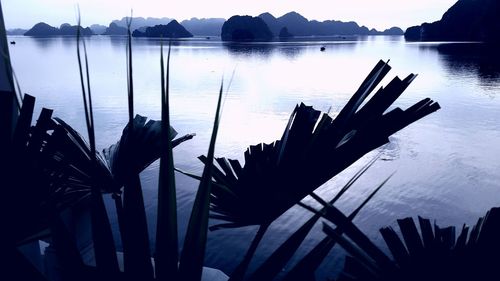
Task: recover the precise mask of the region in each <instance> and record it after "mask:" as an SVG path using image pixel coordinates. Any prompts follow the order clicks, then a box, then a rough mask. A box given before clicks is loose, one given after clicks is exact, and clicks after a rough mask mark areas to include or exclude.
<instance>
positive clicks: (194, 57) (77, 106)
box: [9, 36, 500, 277]
mask: <svg viewBox="0 0 500 281" xmlns="http://www.w3.org/2000/svg"><path fill="white" fill-rule="evenodd" d="M9 40H15V41H16V42H17V44H16V45H11V46H10V52H11V57H12V61H13V65H14V69H15V71H16V74H17V76H18V78H19V81H20V84H21V87H22V90H23V92H27V93H30V94H32V95H34V96H36V97H37V111H39V110H40V109H41V107H49V108H52V109H54V110H55V115H56V116H59V117H61V118H63V119H64V120H66V121H67V122H68V123H69V124H71V125H72V126H73V127H74V128H76V129H77V130H78V131H80V132H82V133H85V132H86V131H85V124H84V112H83V105H82V101H81V92H80V86H79V85H80V84H79V83H80V82H79V78H78V67H77V60H76V44H75V39H74V38H50V39H35V38H25V37H12V38H10V39H9ZM320 46H325V47H326V51H325V52H320V50H319V49H320ZM87 47H88V55H89V60H90V70H91V71H90V75H91V77H90V78H91V84H92V95H93V99H94V113H95V120H96V121H95V123H96V124H95V126H96V131H97V145H98V147H99V148H100V149H102V148H105V147H108V146H109V145H111V144H113V143H115V142H116V141H117V140H118V139H119V137H120V135H121V130H122V129H123V127H124V126H125V124H126V122H127V118H128V117H127V116H128V115H127V99H126V96H127V94H126V61H125V39H124V38H123V37H117V38H110V37H98V36H95V37H92V38H90V39H88V41H87ZM133 49H134V84H135V97H136V99H135V110H136V113H139V114H142V115H145V116H148V117H150V118H153V119H159V117H160V102H159V101H160V67H159V61H160V60H159V52H160V43H159V41H158V40H148V39H141V40H134V42H133ZM379 59H391V66H392V67H393V70H392V71H391V72H390V73H389V75H388V77H387V78H386V79H385V80H384V81H383V83H382V84H387V83H388V81H389V79H392V77H394V76H395V75H400V77H404V76H406V75H408V74H409V73H418V74H419V76H418V77H417V79H416V80H415V81H414V83H413V84H412V85H411V86H410V87H409V88H408V90H407V91H406V92H405V93H404V94H403V95H402V96H401V98H400V99H399V100H398V101H397V102H396V106H400V107H402V108H406V107H408V106H410V105H412V104H413V103H415V102H417V101H418V100H420V99H423V98H425V97H430V98H432V99H434V100H437V101H438V102H439V103H440V104H441V107H442V109H441V110H439V111H438V112H436V113H434V114H432V115H430V116H428V117H426V118H424V119H423V120H420V121H418V122H417V123H415V124H412V125H410V126H409V127H408V128H406V129H404V130H402V131H401V132H399V133H397V134H395V135H394V136H393V137H392V138H391V143H390V144H388V145H387V146H385V147H384V148H383V149H381V150H380V151H382V153H383V156H382V158H381V160H379V161H378V162H377V163H376V164H375V165H374V166H373V167H372V168H371V169H370V170H369V171H368V172H367V173H366V174H365V175H364V176H363V178H361V179H360V181H359V182H358V183H356V184H355V186H353V187H352V189H351V190H350V191H349V192H348V193H347V194H345V196H344V197H343V198H342V199H341V200H340V201H339V203H338V207H339V208H340V209H341V210H343V211H345V212H346V213H348V212H350V211H351V210H353V209H354V208H355V207H356V206H357V205H359V204H360V203H361V202H362V201H363V199H364V198H365V197H366V196H367V195H368V194H369V192H370V191H371V190H372V189H373V188H375V187H376V186H377V185H378V184H379V183H380V182H382V181H383V180H384V179H385V178H386V177H387V176H388V175H390V174H391V173H392V172H394V171H396V174H395V175H394V177H393V178H392V179H391V180H390V181H389V182H388V183H387V184H386V185H385V186H384V187H383V189H382V190H381V191H380V192H379V193H378V194H377V195H376V196H375V197H374V198H373V199H372V200H371V201H370V203H368V204H367V205H366V207H365V208H364V209H363V211H362V212H361V213H360V214H359V215H358V217H357V218H356V220H355V222H356V223H357V225H358V226H359V227H360V228H361V229H362V230H364V231H366V232H367V233H368V234H369V236H370V237H371V238H372V239H373V240H374V241H375V242H376V243H377V244H379V245H383V242H382V240H381V238H380V235H379V234H378V229H379V228H380V227H382V226H386V225H392V226H396V224H395V220H396V219H397V218H402V217H405V216H416V215H421V216H424V217H428V218H433V219H436V220H437V223H438V224H440V225H443V226H446V225H456V226H461V225H462V224H463V223H467V224H473V223H474V222H475V220H476V219H477V218H478V217H479V216H481V215H483V214H484V213H485V212H486V211H487V210H488V209H489V208H491V207H493V206H500V196H498V193H499V191H500V173H499V172H500V161H498V159H499V157H500V147H499V146H498V144H499V143H500V122H498V121H499V120H500V110H499V108H500V96H499V94H500V63H499V62H500V56H499V55H497V54H495V53H493V52H488V51H485V50H484V49H482V47H481V46H480V45H478V44H472V43H462V44H447V43H439V44H438V43H406V42H405V41H404V40H402V38H401V37H364V38H355V37H352V38H351V37H349V38H344V39H342V38H341V39H340V40H339V38H337V41H331V40H327V39H325V38H321V39H319V40H318V39H316V40H309V39H303V40H300V41H296V42H287V43H276V42H273V43H262V44H238V45H230V44H229V45H228V44H223V43H221V42H219V41H216V40H204V39H203V40H202V39H199V40H187V41H180V42H176V43H175V44H174V45H173V48H172V60H171V110H172V118H171V119H172V124H173V126H174V127H175V128H176V129H177V131H179V133H180V134H181V135H182V134H186V133H191V132H195V133H196V134H197V136H196V137H195V138H194V139H193V140H191V141H189V142H186V143H184V144H182V145H180V146H179V147H177V148H176V149H175V163H176V165H177V166H178V167H179V168H182V169H184V170H188V171H192V172H195V173H198V174H201V169H202V165H201V163H200V162H199V161H198V160H197V159H196V157H197V156H199V155H201V154H206V152H207V148H208V142H209V137H210V133H211V126H212V122H213V114H214V111H215V105H216V98H217V94H218V89H219V87H220V83H221V79H222V77H224V81H225V85H226V86H227V85H228V84H229V81H230V80H231V81H232V83H231V86H230V88H229V90H228V94H227V97H226V100H225V105H224V111H223V115H222V121H221V124H220V133H219V136H218V141H217V148H216V155H217V156H225V157H230V158H237V159H240V160H241V159H242V156H243V151H244V150H245V149H246V147H247V146H248V145H250V144H257V143H260V142H271V141H273V140H276V139H278V138H280V136H281V134H282V130H283V129H284V127H285V125H286V122H287V120H288V118H289V114H290V113H291V111H292V109H293V107H294V106H295V104H297V103H299V102H304V103H306V104H308V105H313V106H314V107H315V108H316V109H321V110H323V111H327V110H328V109H329V108H330V107H331V109H332V110H333V111H338V110H340V109H341V108H342V106H343V105H344V104H345V103H346V101H347V99H348V98H349V97H350V95H351V94H352V93H353V92H354V91H355V90H356V89H357V87H358V86H359V84H360V83H361V81H362V80H363V79H364V78H365V76H366V75H367V74H368V72H369V71H370V70H371V68H372V67H373V66H374V65H375V63H376V62H377V61H378V60H379ZM233 73H234V76H233ZM371 157H373V154H370V155H368V156H367V157H365V158H363V159H362V160H361V161H359V162H358V163H355V164H354V165H353V167H351V168H350V169H348V170H346V171H345V172H343V173H342V174H340V175H339V176H337V177H336V178H335V179H333V180H331V181H330V182H328V183H327V184H325V185H324V186H323V187H322V188H321V189H320V190H319V191H318V193H320V194H321V195H324V196H325V198H331V197H332V196H333V195H334V194H335V192H336V191H337V190H338V189H339V188H340V186H342V185H343V184H344V183H345V182H346V181H347V180H348V178H349V177H350V176H351V175H352V174H353V173H354V172H355V171H356V170H357V169H359V168H360V167H361V166H362V165H363V163H365V162H366V161H368V160H369V159H371ZM157 174H158V163H154V164H153V165H151V166H150V167H149V168H148V169H147V170H145V171H144V172H143V173H142V175H141V179H142V182H143V188H144V197H145V200H146V208H147V210H146V211H147V214H148V218H149V221H148V223H149V227H150V234H151V235H152V236H153V234H154V233H155V232H154V227H155V223H156V221H155V214H156V205H155V202H156V196H157V191H156V189H157ZM177 185H178V205H179V209H180V214H179V224H180V234H181V237H182V236H183V233H184V231H185V228H186V224H187V220H188V217H189V212H190V208H191V205H192V200H193V198H194V192H195V191H196V188H197V183H196V182H195V181H193V180H191V179H189V178H187V177H185V176H182V175H178V176H177ZM257 207H258V206H257ZM111 216H112V218H113V227H114V228H115V229H116V228H117V225H116V219H114V218H115V217H114V214H113V212H112V211H111ZM309 216H310V214H308V213H307V212H306V211H304V210H302V209H300V208H298V207H297V208H292V209H291V210H290V211H288V212H287V213H286V214H285V215H283V216H282V217H281V218H279V219H278V220H277V221H276V222H275V223H274V224H273V225H272V226H271V228H270V230H269V235H267V236H266V237H265V238H264V241H263V244H261V246H260V247H259V248H258V250H257V255H256V257H255V259H254V261H253V263H252V265H251V267H252V268H255V267H256V266H258V264H259V263H260V262H262V261H263V258H264V257H266V256H267V255H268V254H269V253H270V252H271V251H272V250H273V249H274V248H276V247H277V246H278V245H279V242H280V241H283V240H285V239H286V238H287V237H288V235H289V234H290V233H291V232H292V231H293V230H295V229H296V228H297V227H298V225H300V223H301V222H303V221H304V220H306V219H307V218H308V217H309ZM255 232H256V227H246V228H240V229H231V230H220V231H217V232H211V233H209V241H208V248H207V255H206V264H207V265H209V266H214V267H217V268H220V269H222V270H223V271H225V272H227V273H230V272H231V271H232V269H233V268H234V266H235V265H236V264H237V262H238V261H239V260H240V259H241V258H242V256H243V254H244V252H245V251H246V249H247V247H248V245H249V240H250V239H251V238H252V237H253V234H254V233H255ZM322 237H323V234H322V232H321V229H320V225H319V224H318V226H317V228H316V229H314V230H313V232H312V233H311V234H310V237H308V239H307V241H306V242H305V243H304V244H303V245H302V247H301V248H300V251H299V254H298V255H296V257H295V259H294V261H296V260H297V259H298V258H300V256H301V255H303V254H304V252H305V251H307V250H308V249H310V248H311V247H313V246H314V245H315V243H316V242H317V241H318V239H320V238H322ZM339 253H341V250H340V249H339V248H335V249H334V250H333V252H332V255H331V256H332V258H331V259H329V260H328V261H326V262H325V263H324V264H323V265H322V268H321V271H320V273H319V276H320V277H325V276H331V274H332V273H333V272H336V271H337V270H338V268H340V265H341V264H340V263H339V262H340V260H339V257H340V256H341V255H340V254H339ZM292 264H293V262H292ZM290 265H291V264H289V265H288V267H290Z"/></svg>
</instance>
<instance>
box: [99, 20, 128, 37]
mask: <svg viewBox="0 0 500 281" xmlns="http://www.w3.org/2000/svg"><path fill="white" fill-rule="evenodd" d="M103 35H127V28H126V27H122V26H118V25H117V24H116V23H114V22H112V23H110V24H109V27H108V28H106V31H105V32H104V33H103Z"/></svg>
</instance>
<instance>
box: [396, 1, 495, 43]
mask: <svg viewBox="0 0 500 281" xmlns="http://www.w3.org/2000/svg"><path fill="white" fill-rule="evenodd" d="M405 38H406V39H407V40H415V41H420V40H421V41H489V42H491V41H494V42H499V41H500V1H498V0H459V1H458V2H457V3H456V4H455V5H453V6H452V7H451V8H450V9H449V10H448V11H447V12H446V13H445V14H444V15H443V17H442V18H441V20H439V21H436V22H433V23H424V24H422V25H420V26H413V27H410V28H408V29H407V30H406V33H405Z"/></svg>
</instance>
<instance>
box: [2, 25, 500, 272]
mask: <svg viewBox="0 0 500 281" xmlns="http://www.w3.org/2000/svg"><path fill="white" fill-rule="evenodd" d="M78 30H79V29H78ZM3 39H4V41H5V42H6V38H5V36H3ZM77 40H78V50H77V57H78V62H79V67H80V78H81V88H82V100H83V103H84V106H85V122H86V124H87V135H88V137H87V139H88V142H87V141H86V140H85V139H84V137H82V136H81V135H80V134H79V133H78V132H76V131H75V130H73V129H72V128H71V126H70V125H68V124H67V123H65V122H64V121H63V120H61V119H58V118H55V117H52V111H51V110H49V109H43V110H42V112H41V114H40V116H39V117H38V119H37V122H36V124H35V125H33V126H32V118H33V109H34V105H35V98H34V97H32V96H29V95H25V96H24V97H23V99H22V100H21V99H20V98H19V97H18V96H16V91H14V90H12V91H10V92H5V93H2V103H1V104H2V107H3V108H5V109H6V111H4V112H11V113H12V117H11V118H10V119H8V118H7V117H5V118H2V119H1V120H0V121H1V122H2V127H1V128H2V129H1V130H2V144H3V146H1V147H2V148H3V149H4V154H3V155H4V157H3V159H2V161H3V166H4V167H5V168H4V169H2V171H1V172H2V174H1V176H2V179H3V181H4V183H5V184H3V186H4V188H3V190H2V196H0V200H1V202H0V203H1V204H0V206H1V208H2V209H1V212H0V214H1V219H2V221H3V222H4V225H5V228H4V231H2V233H1V235H2V236H1V237H0V238H2V239H1V241H2V243H3V244H4V248H5V250H4V251H2V252H1V255H2V261H5V262H4V263H2V272H1V274H2V275H3V276H4V277H6V278H7V276H17V277H18V279H19V280H47V279H49V280H51V279H53V278H52V276H47V275H46V274H44V273H41V272H39V271H38V269H37V268H36V267H35V266H34V265H33V264H32V263H31V262H30V261H29V260H28V259H27V256H25V255H23V254H21V252H20V251H19V247H21V246H23V245H27V244H30V243H32V242H36V243H38V241H39V240H44V241H47V242H48V243H50V245H51V247H53V249H54V250H55V254H56V256H57V262H58V265H59V269H60V272H59V274H60V275H58V276H57V278H60V279H62V280H92V279H97V280H104V279H110V280H193V281H194V280H200V279H201V277H202V272H203V264H204V256H205V245H206V240H207V235H208V231H209V229H211V230H213V231H216V230H217V229H220V228H237V227H242V226H248V225H257V226H258V227H259V228H258V231H257V233H256V234H255V238H254V239H253V241H251V243H250V244H249V248H248V251H247V253H246V254H245V256H244V257H241V261H240V263H239V265H238V266H237V267H236V270H235V271H234V272H232V273H231V274H230V280H273V279H275V278H276V277H277V275H278V273H280V272H281V270H282V268H283V267H284V266H285V265H286V264H287V263H288V261H289V260H290V259H291V258H292V256H293V255H294V253H295V252H296V250H297V249H298V247H299V246H300V245H301V243H302V242H303V241H304V240H305V239H306V236H307V234H308V233H309V232H310V231H311V230H312V228H313V226H314V225H315V224H316V223H317V222H318V221H319V220H322V221H323V223H324V238H323V239H322V240H321V241H320V242H319V243H318V244H317V245H316V246H315V247H314V248H313V249H312V250H311V251H310V252H309V253H307V254H306V255H305V256H304V257H303V258H302V259H301V260H300V261H299V262H298V263H297V264H296V265H295V266H294V267H293V268H292V269H291V270H290V271H289V272H288V273H287V274H285V277H284V279H285V280H314V273H315V271H316V270H317V268H318V267H319V265H320V264H321V262H322V261H323V260H324V259H325V258H326V257H327V255H328V253H329V252H330V250H331V249H332V248H333V247H334V246H335V245H336V244H339V245H340V246H342V247H343V248H344V249H345V250H346V251H347V252H348V253H349V255H350V256H349V257H347V258H346V263H345V266H344V272H343V273H342V274H341V275H340V277H339V279H340V280H423V279H424V280H445V279H449V278H448V277H450V276H455V275H454V273H453V274H452V273H450V272H452V268H454V267H455V266H457V265H458V266H460V269H461V271H457V272H460V275H456V276H458V277H460V276H471V279H472V277H473V276H483V277H485V278H486V277H489V276H494V273H495V270H493V268H494V264H495V261H496V258H495V259H490V258H489V257H491V256H492V255H493V254H494V253H498V252H499V251H498V250H499V249H498V246H499V245H497V244H498V242H496V240H495V237H496V235H497V234H500V233H498V232H499V229H498V227H497V226H498V225H499V224H498V223H497V221H498V219H499V216H498V211H497V210H496V209H493V210H492V211H491V212H490V213H489V214H488V215H487V216H486V217H485V218H484V219H481V220H480V221H479V222H478V224H477V225H476V226H475V227H474V228H473V229H472V231H471V232H470V234H469V232H468V228H465V227H464V229H463V230H462V232H460V235H459V236H458V239H456V238H455V234H454V233H455V232H454V229H453V228H444V229H442V228H440V227H438V226H434V230H433V229H432V227H431V224H430V221H429V220H426V219H422V218H419V225H420V233H419V232H418V230H417V227H416V225H415V224H414V222H413V220H411V219H404V220H400V221H398V223H399V225H400V228H401V232H402V235H403V240H401V239H400V238H399V236H398V235H397V234H396V232H395V231H394V230H392V229H391V228H383V229H382V230H381V233H382V236H383V238H384V240H385V241H386V242H387V245H388V246H389V250H390V252H391V254H392V257H390V256H388V255H387V254H386V253H385V252H384V251H382V250H381V249H380V248H379V247H378V246H377V245H375V244H374V243H373V242H372V241H371V240H370V239H369V238H368V237H367V235H366V234H365V233H363V232H362V231H361V230H360V229H359V228H358V227H357V226H356V225H355V224H354V223H353V222H352V221H353V219H354V218H355V217H356V216H357V215H358V214H359V212H360V211H361V209H362V208H363V207H364V206H365V205H366V204H367V203H368V202H369V200H370V199H371V198H372V197H373V196H374V195H375V194H376V193H377V192H378V191H379V190H380V189H381V187H382V186H383V185H384V184H385V182H386V181H387V180H388V179H386V180H384V181H382V182H381V183H380V184H379V185H378V186H375V188H374V190H373V191H372V193H371V194H370V196H368V197H367V198H366V200H365V201H364V202H363V203H362V204H361V205H360V206H359V207H358V208H356V209H355V210H354V211H353V212H352V213H351V214H348V215H346V214H344V213H343V212H341V211H340V210H339V209H337V207H336V206H335V202H336V201H337V200H338V199H339V198H340V197H341V196H342V195H343V194H345V193H346V192H347V191H348V190H349V188H350V187H351V186H352V185H353V184H354V183H355V182H356V180H357V179H359V178H360V177H361V176H362V175H363V173H364V172H365V171H366V170H367V169H369V167H370V166H371V165H373V163H375V161H376V158H375V159H373V160H372V161H370V162H369V163H368V164H366V165H365V166H364V167H363V168H362V169H361V170H360V171H359V172H358V173H356V174H355V175H354V176H353V178H352V179H351V180H350V181H349V182H348V183H347V184H346V185H345V186H344V187H343V188H341V189H340V190H339V192H338V193H337V194H336V195H335V196H334V198H331V199H330V198H328V199H324V198H321V197H320V196H318V195H317V194H316V193H315V190H316V189H317V188H318V187H320V186H321V185H323V184H324V183H325V182H327V181H328V180H330V179H331V178H333V177H335V176H336V175H337V174H338V173H340V172H341V171H343V170H344V169H346V168H347V167H349V166H350V165H351V164H352V163H354V162H356V161H357V160H358V159H360V158H361V157H363V156H364V155H366V154H367V153H369V152H370V151H372V150H374V149H376V148H378V147H380V146H382V145H383V144H385V143H387V142H388V137H389V136H390V135H392V134H394V133H396V132H397V131H399V130H401V129H403V128H404V127H406V126H408V125H409V124H411V123H413V122H415V121H417V120H419V119H420V118H423V117H425V116H427V115H428V114H430V113H432V112H434V111H436V110H438V109H439V105H438V104H437V103H435V102H433V101H432V100H430V99H424V100H422V101H420V102H418V103H416V104H414V105H413V106H411V107H410V108H408V109H406V110H402V109H400V108H393V106H392V105H393V103H394V102H395V101H396V100H397V99H398V97H399V96H400V95H401V94H402V93H403V92H404V90H405V89H406V88H407V87H408V86H409V85H410V83H411V82H412V81H413V80H414V78H415V75H413V74H411V75H409V76H408V77H406V78H405V79H403V80H401V79H399V78H398V77H396V78H394V79H393V80H392V81H391V82H390V83H389V84H388V85H387V86H386V87H381V88H379V89H378V90H376V91H375V89H376V88H377V86H378V84H379V83H380V82H381V80H382V79H383V78H384V77H385V76H386V75H387V73H388V72H389V70H390V66H389V65H388V63H386V62H383V61H380V62H379V63H377V65H376V66H375V67H374V68H373V70H372V71H371V72H370V73H369V74H368V76H367V78H366V79H365V80H364V81H363V82H362V83H361V86H360V87H359V89H358V90H357V91H356V92H355V93H354V94H353V96H352V97H351V99H350V100H349V101H348V103H347V104H346V105H345V107H344V108H343V109H342V110H341V111H340V112H339V114H338V115H336V116H335V117H331V116H330V115H329V114H325V113H321V112H320V111H317V110H315V109H313V108H312V107H309V106H306V105H304V104H300V105H297V106H296V108H295V109H294V110H293V112H292V114H291V116H290V119H289V122H288V124H287V126H286V128H285V129H284V132H283V136H282V137H281V139H280V140H277V141H275V142H273V143H271V144H258V145H253V146H250V147H249V148H248V149H247V150H246V152H245V163H244V164H241V163H240V162H239V161H237V160H233V159H227V158H224V157H221V158H218V157H215V155H214V150H215V144H216V139H217V132H218V126H219V121H220V111H221V103H222V100H223V92H224V91H223V90H224V87H223V84H222V83H221V87H220V89H219V94H218V103H217V108H216V110H215V117H214V124H213V130H212V136H211V140H210V144H209V147H208V152H207V155H206V156H200V160H201V161H202V162H203V164H204V170H203V173H202V175H195V174H192V173H190V172H188V171H180V172H182V173H184V174H187V175H189V176H191V177H193V178H196V179H198V180H199V187H198V191H197V194H196V197H195V198H194V205H193V209H192V212H191V216H190V220H189V224H188V229H187V233H186V237H185V239H184V244H183V246H182V251H181V252H179V251H178V248H179V245H178V240H179V239H178V237H177V233H178V232H177V204H176V184H175V177H174V173H175V167H174V159H173V154H172V150H173V148H174V147H175V146H177V145H179V144H181V143H182V142H183V141H186V140H189V139H190V138H192V137H193V135H186V136H183V137H180V138H177V139H175V136H176V132H175V130H174V129H173V128H172V127H171V124H170V117H169V116H170V113H169V110H170V106H169V71H170V69H169V60H170V47H169V49H168V55H167V57H166V63H165V62H164V56H163V53H164V52H163V46H162V47H161V52H160V54H159V57H160V59H159V67H160V68H161V74H162V75H161V81H160V82H161V89H162V90H161V92H160V93H159V96H158V97H159V101H160V102H161V117H162V118H161V120H159V121H153V120H149V121H148V120H147V118H146V117H142V116H139V115H135V112H134V97H135V95H134V85H133V57H132V54H133V52H132V40H131V36H130V28H129V38H128V43H127V61H128V67H127V68H128V74H127V75H128V76H127V81H128V93H127V99H128V108H129V112H128V115H129V122H128V124H127V125H126V126H125V128H124V130H123V134H122V136H121V138H120V140H119V141H118V142H117V143H116V144H115V145H112V146H111V147H109V148H107V149H105V150H104V151H103V152H102V153H100V152H99V151H98V150H97V149H96V146H95V143H96V141H95V131H94V117H93V110H92V108H93V104H92V94H91V82H90V79H89V69H88V58H87V54H86V50H85V41H83V40H81V38H80V36H77ZM80 48H82V50H81V49H80ZM10 75H12V74H10ZM12 85H13V83H12ZM372 92H375V93H374V94H373V95H372V94H371V93H372ZM369 97H370V98H369ZM7 109H9V110H7ZM157 159H159V160H160V170H159V186H158V202H157V206H158V210H157V216H156V219H157V229H156V239H155V250H154V254H153V255H151V252H150V246H149V243H150V241H149V234H148V229H147V218H146V215H145V210H144V200H143V198H142V187H141V182H140V179H139V174H140V172H141V171H142V170H143V169H144V168H146V167H147V166H148V165H149V164H151V163H152V162H153V161H155V160H157ZM110 195H111V197H112V198H113V200H114V203H115V208H116V213H117V214H118V224H119V232H120V238H121V241H122V245H123V263H124V264H123V265H124V269H123V270H121V269H120V266H119V262H118V257H117V251H116V248H115V241H114V240H113V236H112V231H111V226H110V222H109V218H108V214H107V212H106V209H105V206H104V202H103V196H110ZM306 197H309V198H312V199H314V200H315V201H317V202H318V203H319V204H320V205H321V206H322V208H321V209H316V208H314V207H311V206H310V205H308V204H306V203H304V202H303V201H302V200H303V199H304V198H306ZM295 205H299V206H301V207H303V208H304V209H305V210H306V211H309V212H311V213H312V216H311V218H310V219H309V220H308V221H306V222H305V223H304V224H303V225H302V226H300V227H299V228H298V229H297V230H296V231H295V232H294V233H293V234H292V235H291V236H290V237H289V238H288V239H287V240H286V241H285V242H284V243H283V244H282V245H280V246H279V247H278V248H277V249H276V250H275V251H274V252H273V253H272V254H271V255H270V256H269V257H268V258H267V259H266V260H265V261H264V262H263V263H262V265H261V266H260V267H258V268H257V269H256V270H255V271H253V272H247V271H248V266H249V264H250V262H251V260H252V257H253V256H254V253H255V250H256V249H257V247H258V245H259V243H260V241H261V240H262V237H263V236H264V235H266V231H267V229H268V227H269V226H270V225H271V224H272V223H273V222H274V221H275V220H276V219H277V218H278V217H280V216H281V215H282V214H283V213H284V212H286V211H287V210H288V209H290V208H291V207H293V206H295ZM78 207H82V208H85V209H88V210H89V212H90V220H89V222H90V223H89V225H87V229H90V231H91V237H92V248H93V254H94V258H95V264H89V263H86V262H84V259H83V257H82V253H81V252H80V249H79V245H78V243H77V241H78V240H79V236H80V235H82V233H80V232H74V231H72V227H70V226H71V224H72V220H73V219H74V218H71V217H69V218H68V215H67V214H68V213H70V210H72V209H74V208H78ZM12 214H14V215H12ZM210 218H213V219H217V220H218V221H221V220H222V221H224V222H223V223H221V224H216V225H211V226H210V227H209V222H210ZM268 235H269V234H268ZM422 241H423V242H422ZM486 257H488V258H486ZM438 262H441V266H436V264H437V263H438ZM466 265H467V266H466ZM488 266H489V267H488ZM423 269H426V270H423ZM477 272H479V273H477ZM57 278H55V279H57ZM433 278H435V279H433ZM483 280H484V279H483ZM492 280H493V279H492ZM495 280H496V279H495Z"/></svg>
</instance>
